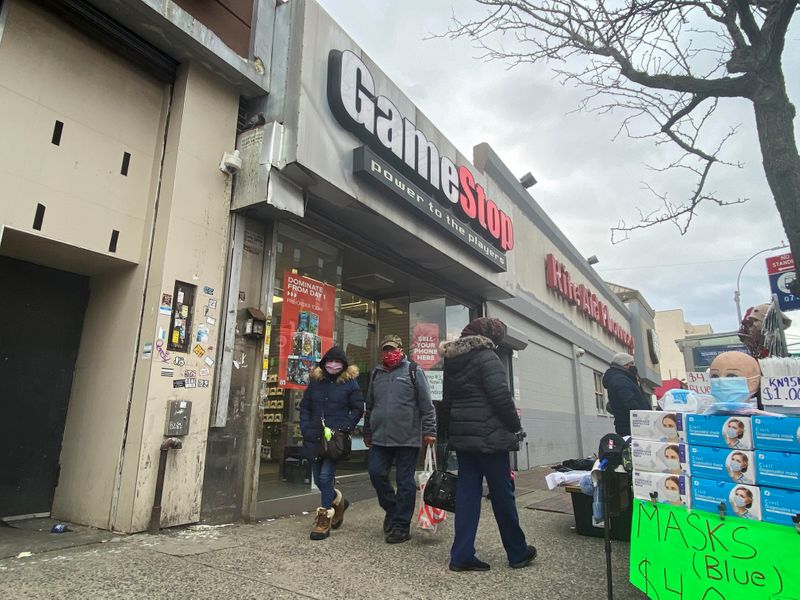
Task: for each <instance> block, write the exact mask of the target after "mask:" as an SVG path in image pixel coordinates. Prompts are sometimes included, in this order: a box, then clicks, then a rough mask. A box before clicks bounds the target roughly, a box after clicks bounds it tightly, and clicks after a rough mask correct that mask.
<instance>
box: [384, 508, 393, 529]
mask: <svg viewBox="0 0 800 600" xmlns="http://www.w3.org/2000/svg"><path fill="white" fill-rule="evenodd" d="M391 530H392V513H388V512H387V513H386V516H385V517H383V533H389V532H390V531H391Z"/></svg>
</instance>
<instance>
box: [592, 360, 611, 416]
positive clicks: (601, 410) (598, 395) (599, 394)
mask: <svg viewBox="0 0 800 600" xmlns="http://www.w3.org/2000/svg"><path fill="white" fill-rule="evenodd" d="M593 373H594V402H595V406H596V407H597V415H598V416H601V417H610V416H611V414H610V413H609V412H608V411H607V410H606V404H607V403H608V400H607V399H606V390H605V388H604V387H603V374H602V373H600V372H599V371H593Z"/></svg>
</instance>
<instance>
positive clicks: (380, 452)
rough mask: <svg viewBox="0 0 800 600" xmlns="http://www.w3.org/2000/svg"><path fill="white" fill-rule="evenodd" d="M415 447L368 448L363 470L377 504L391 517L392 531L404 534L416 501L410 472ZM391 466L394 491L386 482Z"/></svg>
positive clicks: (413, 465) (415, 487)
mask: <svg viewBox="0 0 800 600" xmlns="http://www.w3.org/2000/svg"><path fill="white" fill-rule="evenodd" d="M417 456H419V448H413V447H409V446H376V445H373V446H372V448H370V449H369V456H368V458H367V469H368V470H369V478H370V480H371V481H372V487H374V488H375V492H376V493H377V495H378V503H379V504H380V505H381V508H382V509H383V510H385V511H386V512H387V513H388V514H390V515H392V529H402V530H403V531H408V530H409V528H410V525H411V517H412V515H413V514H414V504H415V502H416V499H417V484H416V483H415V481H414V470H415V468H416V466H417ZM392 463H394V467H395V481H396V483H397V491H395V490H394V488H393V487H392V484H391V483H389V471H390V470H391V468H392Z"/></svg>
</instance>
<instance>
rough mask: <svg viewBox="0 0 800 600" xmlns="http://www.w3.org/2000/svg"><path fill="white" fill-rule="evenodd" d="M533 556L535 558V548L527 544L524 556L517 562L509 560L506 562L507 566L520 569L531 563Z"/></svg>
mask: <svg viewBox="0 0 800 600" xmlns="http://www.w3.org/2000/svg"><path fill="white" fill-rule="evenodd" d="M534 558H536V548H534V547H533V546H530V545H529V546H528V553H527V554H526V555H525V558H523V559H522V560H521V561H519V562H513V563H512V562H510V563H508V566H509V567H511V568H512V569H522V568H523V567H527V566H528V565H529V564H531V563H532V562H533V559H534Z"/></svg>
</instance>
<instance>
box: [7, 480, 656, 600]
mask: <svg viewBox="0 0 800 600" xmlns="http://www.w3.org/2000/svg"><path fill="white" fill-rule="evenodd" d="M540 479H541V473H536V472H528V473H523V474H521V475H520V477H519V478H518V481H517V486H518V496H517V504H518V506H519V511H520V519H521V521H522V525H523V529H524V530H525V531H526V532H527V534H528V538H529V542H530V543H533V544H534V545H535V546H536V547H537V549H538V551H539V556H538V557H537V559H536V560H535V561H534V563H533V565H532V566H530V567H528V568H525V569H519V570H514V569H510V568H509V567H508V566H507V563H506V558H505V555H504V553H503V549H502V546H501V544H500V538H499V535H498V533H497V528H496V526H495V523H494V519H493V518H492V516H491V508H490V506H489V503H488V502H485V504H484V510H483V514H482V517H481V526H480V529H479V531H478V544H477V547H478V555H479V557H480V558H481V559H483V560H486V561H487V562H489V563H490V564H491V565H492V569H491V571H489V572H485V573H472V572H468V573H453V572H451V571H449V570H448V569H447V563H448V558H449V548H450V542H451V541H452V523H449V524H448V526H447V527H446V528H445V530H444V531H442V532H440V533H439V534H437V535H435V536H430V535H426V534H424V533H415V534H414V537H413V538H412V539H411V541H409V542H407V543H405V544H397V545H389V544H386V543H385V542H384V541H383V532H382V529H381V523H382V520H383V511H381V509H380V507H379V506H378V504H377V502H376V501H374V500H366V501H362V502H356V503H354V504H353V505H352V506H351V507H350V509H349V510H348V511H347V513H346V516H345V522H344V525H343V526H342V528H341V529H340V530H338V531H334V532H332V534H331V537H330V538H329V539H327V540H324V541H319V542H312V541H310V540H309V539H308V533H309V529H310V526H311V520H312V517H311V515H298V516H295V517H288V518H283V519H277V520H273V521H268V522H263V523H258V524H249V525H244V524H240V525H231V526H223V527H214V526H203V525H198V526H192V527H188V528H180V529H174V530H170V531H166V532H163V533H162V534H161V535H159V536H150V535H147V534H139V535H133V536H128V537H113V538H112V539H110V540H109V541H105V542H99V543H95V544H89V545H83V546H79V547H76V548H71V549H67V550H53V551H49V552H44V553H41V554H34V555H33V556H29V557H25V558H6V559H2V560H0V598H9V599H15V600H16V599H22V598H26V599H27V598H37V599H38V598H81V599H87V598H148V599H150V598H170V599H189V598H226V599H229V598H231V599H245V598H253V599H255V598H259V599H261V598H264V599H276V600H283V599H291V600H299V599H307V598H314V599H319V600H323V599H324V600H330V599H332V598H347V599H362V598H364V599H370V600H392V599H395V598H403V599H406V598H408V599H419V600H423V599H424V600H429V599H432V598H435V599H437V600H449V599H453V600H471V599H481V600H490V599H491V600H494V599H498V600H500V599H505V598H509V599H511V598H513V599H520V598H542V599H548V600H549V599H559V598H564V599H567V598H568V599H576V598H580V599H588V600H594V599H599V600H602V599H603V598H606V576H605V555H604V550H603V540H602V539H599V538H588V537H583V536H579V535H577V534H576V533H574V532H572V531H571V530H570V528H571V526H573V525H574V522H573V517H572V515H571V514H563V513H558V512H544V511H541V510H531V509H528V508H525V507H526V506H529V505H531V504H535V503H541V502H542V501H543V500H548V502H547V503H546V506H550V507H555V508H554V509H555V510H557V509H558V508H557V507H558V506H559V505H562V506H563V505H564V503H563V502H560V500H565V498H559V497H558V496H557V495H559V494H564V492H563V491H561V490H556V491H554V492H548V491H546V490H542V489H541V487H542V486H541V482H540ZM612 559H613V563H614V598H615V599H617V600H625V599H641V598H644V596H643V595H642V594H641V593H640V592H639V591H638V590H636V589H634V588H633V587H632V586H631V585H630V584H629V583H628V582H627V567H628V544H627V543H624V542H613V555H612Z"/></svg>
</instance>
